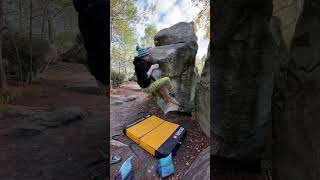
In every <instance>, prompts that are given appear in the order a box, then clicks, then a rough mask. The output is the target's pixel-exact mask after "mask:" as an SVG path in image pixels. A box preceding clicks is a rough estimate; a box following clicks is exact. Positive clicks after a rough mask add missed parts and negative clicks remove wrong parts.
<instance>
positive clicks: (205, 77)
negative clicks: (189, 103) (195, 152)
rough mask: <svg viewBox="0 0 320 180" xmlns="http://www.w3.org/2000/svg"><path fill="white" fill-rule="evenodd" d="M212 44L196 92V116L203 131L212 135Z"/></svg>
mask: <svg viewBox="0 0 320 180" xmlns="http://www.w3.org/2000/svg"><path fill="white" fill-rule="evenodd" d="M210 57H211V56H210V46H209V47H208V53H207V59H206V62H205V65H204V67H203V70H202V73H201V77H200V80H199V82H198V84H197V87H196V94H195V116H196V119H197V120H198V121H199V124H200V127H201V128H202V130H203V132H204V133H205V134H206V135H207V136H208V137H210Z"/></svg>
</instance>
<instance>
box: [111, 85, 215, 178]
mask: <svg viewBox="0 0 320 180" xmlns="http://www.w3.org/2000/svg"><path fill="white" fill-rule="evenodd" d="M144 114H153V115H157V116H158V117H161V118H163V119H165V120H167V121H170V122H175V123H177V124H188V125H189V128H188V130H187V137H186V139H185V141H184V143H183V144H182V145H181V147H180V148H179V150H178V151H177V154H176V156H174V167H175V174H174V176H172V177H170V179H180V177H181V176H182V175H183V173H184V172H185V171H186V170H187V169H188V168H189V167H190V165H191V163H192V162H193V161H194V159H195V158H196V157H197V156H198V155H199V154H200V152H201V151H202V150H203V149H205V148H206V147H208V145H209V144H208V142H209V139H208V138H207V137H206V136H205V135H204V133H203V132H202V131H201V129H200V127H199V125H198V123H197V122H196V121H195V120H194V119H193V118H192V117H190V116H188V115H185V114H181V113H179V114H178V113H173V114H167V115H164V114H163V113H162V111H161V110H160V108H159V107H158V106H157V105H156V104H155V102H154V100H153V99H152V98H151V97H149V96H148V95H147V94H145V93H143V92H141V90H140V88H139V87H138V86H137V84H136V83H134V82H127V83H125V84H124V85H122V86H121V88H119V89H114V90H113V92H112V93H111V97H110V116H111V119H110V126H111V132H110V133H111V134H110V135H111V136H113V135H117V134H121V135H120V137H119V141H120V142H122V143H125V144H127V145H129V146H130V147H117V146H110V153H111V155H120V156H121V157H122V158H123V160H122V161H121V162H120V163H118V164H115V165H111V168H110V174H111V179H114V177H115V176H116V175H117V173H118V171H119V169H120V167H121V164H122V162H124V160H126V159H127V158H128V157H130V156H133V166H134V172H135V175H134V179H137V180H138V179H160V178H159V177H158V175H157V173H156V167H157V159H156V158H154V157H153V156H151V155H150V154H149V153H147V152H146V151H144V150H143V149H141V148H140V147H139V146H137V145H136V144H134V143H133V142H132V141H131V140H130V139H129V138H127V137H126V136H124V135H123V133H122V125H123V124H125V123H127V122H130V121H132V120H134V119H136V118H138V117H141V116H143V115H144Z"/></svg>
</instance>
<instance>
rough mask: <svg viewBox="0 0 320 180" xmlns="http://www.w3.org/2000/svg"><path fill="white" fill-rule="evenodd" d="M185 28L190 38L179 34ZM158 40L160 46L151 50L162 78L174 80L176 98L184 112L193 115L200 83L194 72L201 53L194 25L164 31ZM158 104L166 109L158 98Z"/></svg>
mask: <svg viewBox="0 0 320 180" xmlns="http://www.w3.org/2000/svg"><path fill="white" fill-rule="evenodd" d="M181 29H184V30H185V31H187V30H188V32H189V34H190V35H189V36H180V33H178V32H180V30H181ZM191 32H192V33H191ZM155 37H156V38H157V40H158V42H159V43H157V46H156V47H154V48H151V49H150V55H151V57H152V62H153V63H159V64H160V71H161V77H170V79H171V80H172V82H173V85H174V88H175V92H176V99H177V100H178V101H179V103H180V104H181V107H180V111H182V112H191V111H192V110H193V108H194V95H195V87H196V82H197V74H196V73H195V71H194V70H195V57H196V54H197V50H198V44H197V42H196V39H197V38H196V35H195V32H194V29H193V23H178V24H177V25H173V26H172V27H170V28H167V29H165V30H161V31H160V32H159V33H158V34H157V35H156V36H155ZM168 37H170V38H168ZM158 104H159V105H160V107H161V108H162V109H164V107H163V106H164V104H163V102H162V100H161V99H160V98H158Z"/></svg>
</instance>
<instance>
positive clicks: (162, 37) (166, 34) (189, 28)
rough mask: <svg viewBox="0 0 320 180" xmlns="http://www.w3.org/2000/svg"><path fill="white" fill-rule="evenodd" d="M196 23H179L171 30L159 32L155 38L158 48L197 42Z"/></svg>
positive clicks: (166, 29)
mask: <svg viewBox="0 0 320 180" xmlns="http://www.w3.org/2000/svg"><path fill="white" fill-rule="evenodd" d="M194 31H195V29H194V23H193V22H191V23H186V22H179V23H177V24H175V25H173V26H171V27H170V28H165V29H162V30H161V31H159V32H158V33H157V34H156V36H155V37H154V44H155V45H156V46H164V45H169V44H177V43H186V42H196V41H197V37H196V36H195V34H194Z"/></svg>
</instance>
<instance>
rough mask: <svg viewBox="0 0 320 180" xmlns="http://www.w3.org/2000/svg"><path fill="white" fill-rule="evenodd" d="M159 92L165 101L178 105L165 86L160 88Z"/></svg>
mask: <svg viewBox="0 0 320 180" xmlns="http://www.w3.org/2000/svg"><path fill="white" fill-rule="evenodd" d="M160 92H161V94H162V96H163V99H165V101H166V102H171V103H173V104H176V105H180V104H179V102H178V101H177V100H175V99H174V98H173V97H171V96H170V94H169V90H168V89H167V87H166V86H164V87H162V88H160Z"/></svg>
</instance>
